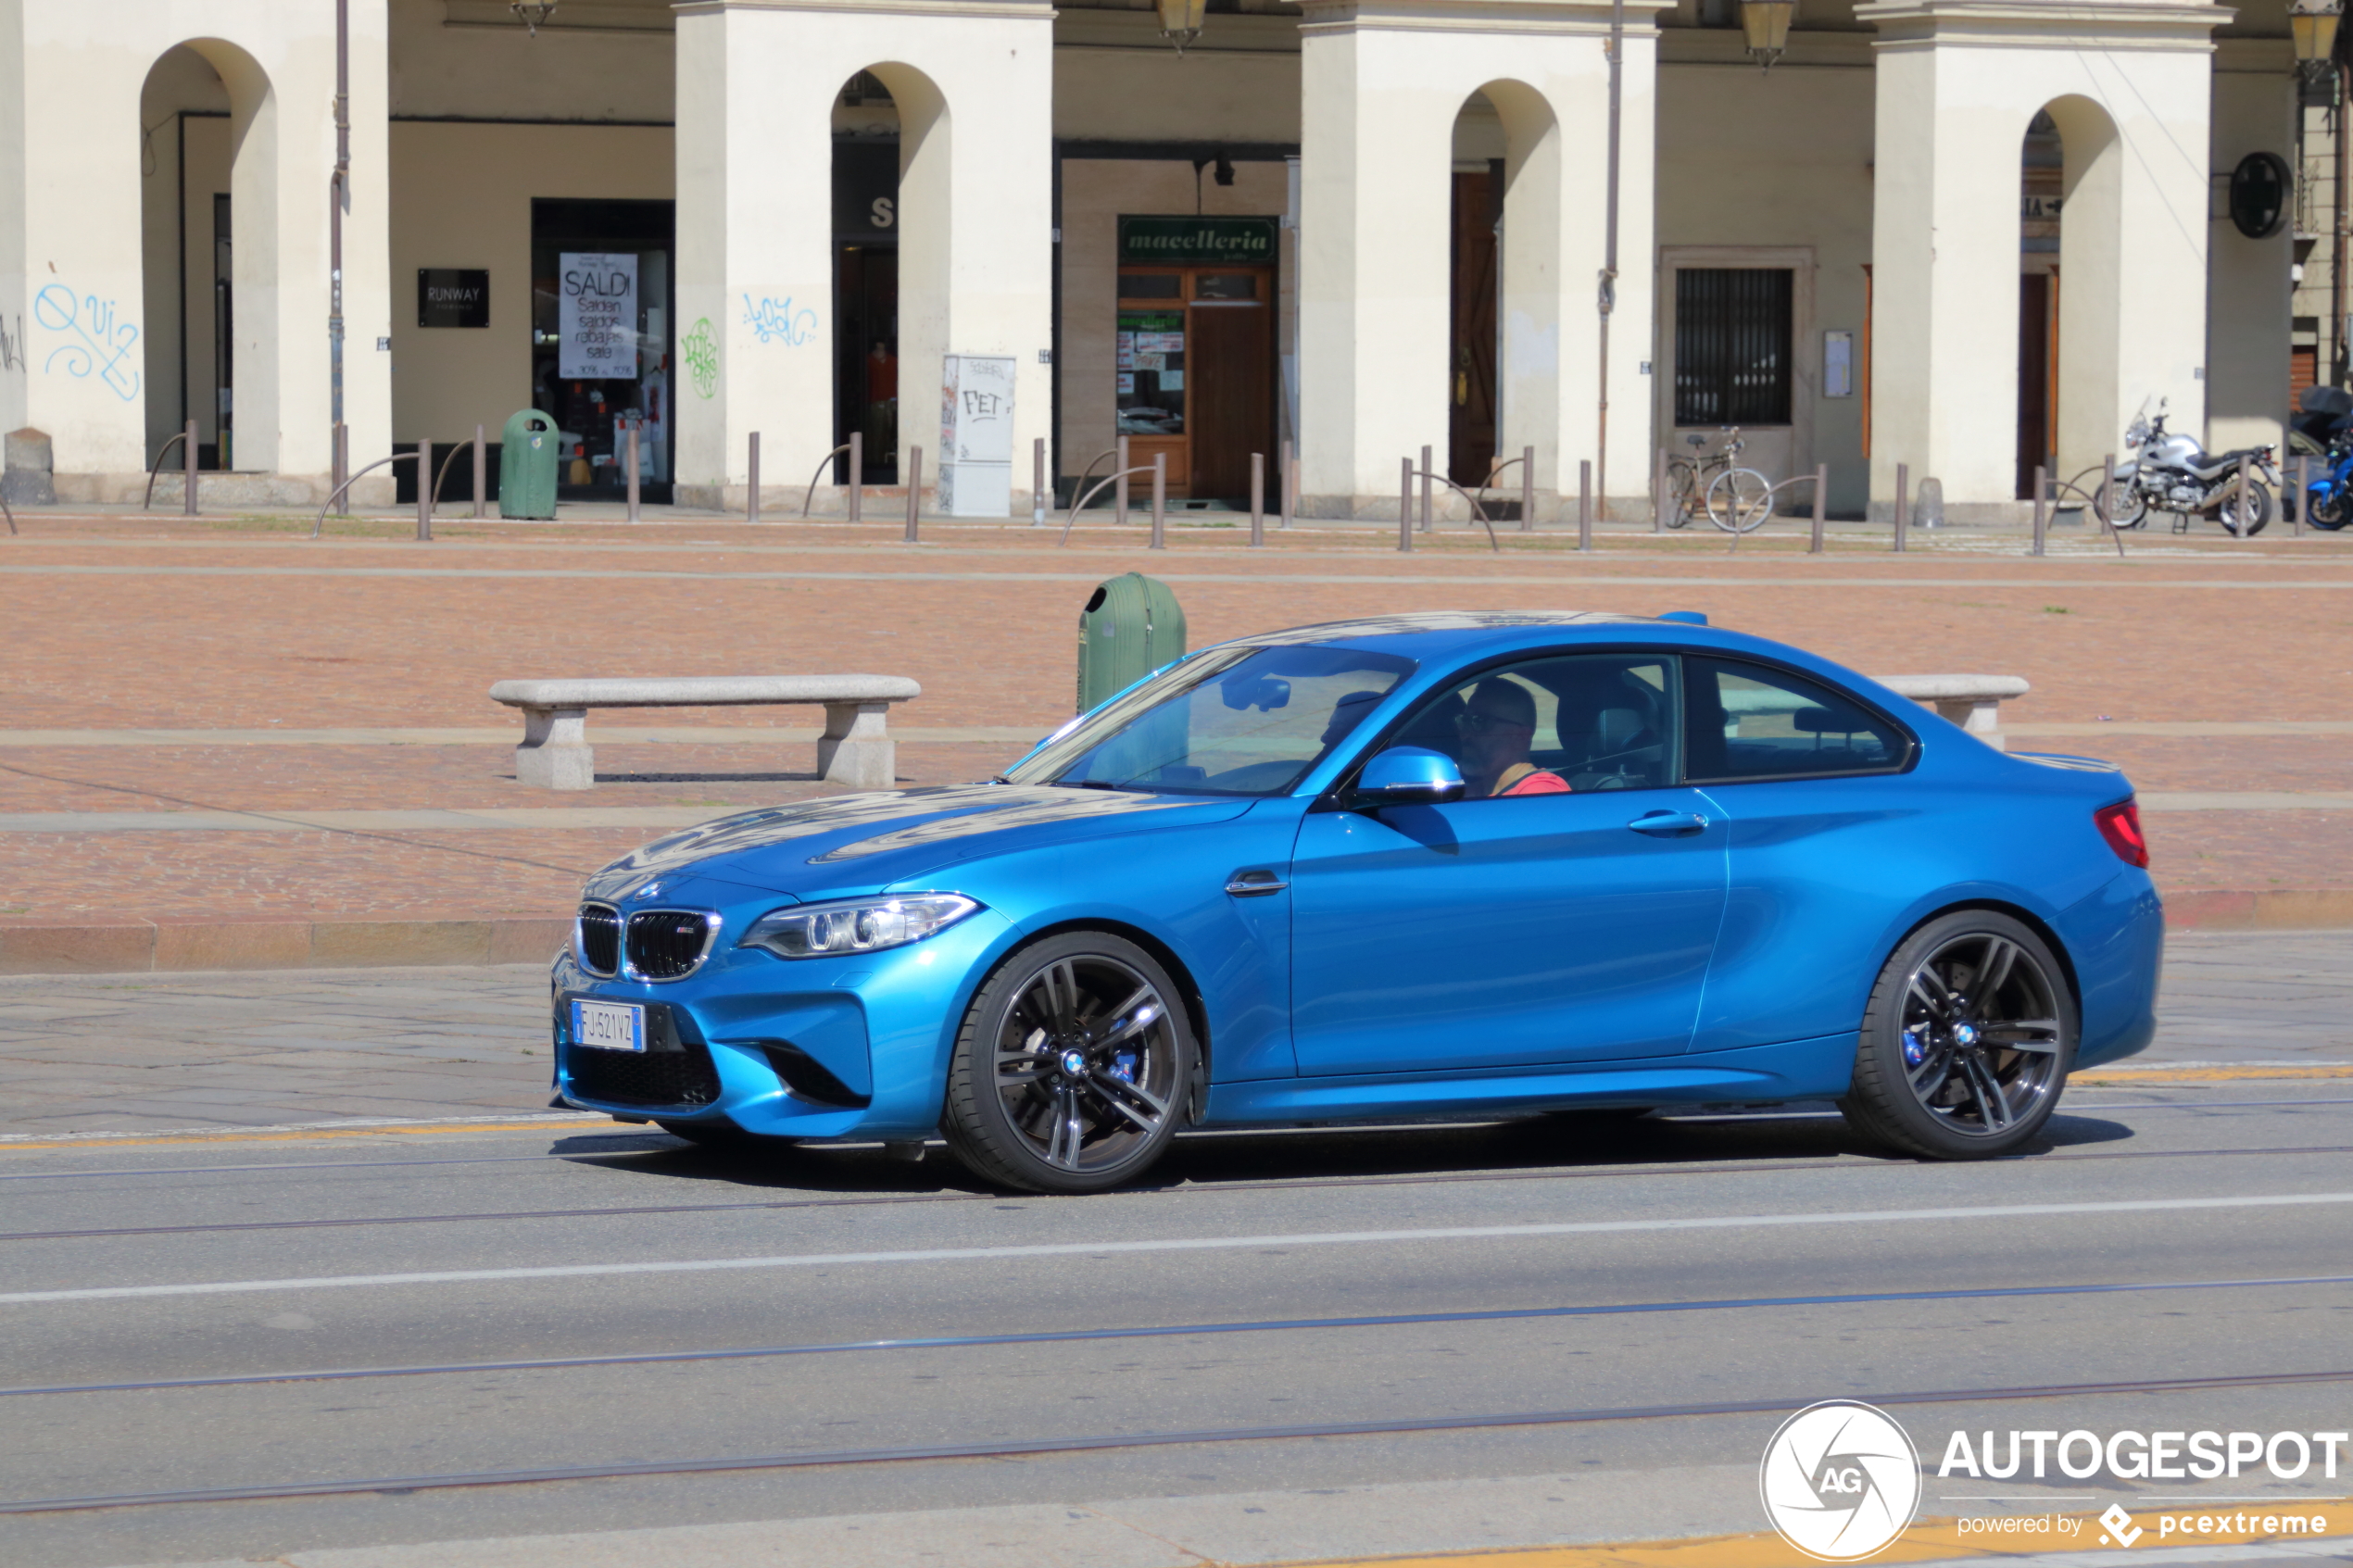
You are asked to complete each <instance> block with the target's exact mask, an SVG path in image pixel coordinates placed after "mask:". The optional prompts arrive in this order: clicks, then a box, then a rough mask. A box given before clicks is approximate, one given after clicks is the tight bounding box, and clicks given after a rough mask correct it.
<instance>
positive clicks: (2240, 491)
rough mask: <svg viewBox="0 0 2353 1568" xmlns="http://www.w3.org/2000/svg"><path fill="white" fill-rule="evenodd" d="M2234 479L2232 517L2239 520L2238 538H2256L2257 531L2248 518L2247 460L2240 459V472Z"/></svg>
mask: <svg viewBox="0 0 2353 1568" xmlns="http://www.w3.org/2000/svg"><path fill="white" fill-rule="evenodd" d="M2234 479H2235V487H2234V489H2233V492H2232V495H2231V515H2232V516H2233V517H2235V518H2237V519H2238V522H2239V525H2238V528H2237V530H2236V532H2237V533H2238V536H2239V537H2240V538H2242V539H2252V538H2254V537H2255V530H2254V529H2253V528H2252V527H2251V526H2249V524H2248V522H2247V516H2246V458H2240V459H2239V471H2238V473H2237V474H2236V475H2235V476H2234Z"/></svg>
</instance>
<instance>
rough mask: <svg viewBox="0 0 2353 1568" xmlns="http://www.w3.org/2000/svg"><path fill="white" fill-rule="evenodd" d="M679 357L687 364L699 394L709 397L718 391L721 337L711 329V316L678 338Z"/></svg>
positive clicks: (690, 376) (687, 370)
mask: <svg viewBox="0 0 2353 1568" xmlns="http://www.w3.org/2000/svg"><path fill="white" fill-rule="evenodd" d="M678 358H679V359H680V361H681V362H683V363H684V364H685V365H686V374H687V376H688V377H689V378H690V379H691V380H692V381H693V382H694V383H695V392H696V394H697V395H698V396H703V397H709V396H711V395H714V394H716V393H717V392H718V390H719V337H718V334H717V333H715V332H712V331H711V318H710V317H708V316H705V317H702V318H701V319H700V320H697V321H696V322H695V324H694V325H693V326H692V327H689V328H688V329H687V330H686V336H684V337H682V338H680V339H679V340H678Z"/></svg>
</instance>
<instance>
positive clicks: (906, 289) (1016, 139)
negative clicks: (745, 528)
mask: <svg viewBox="0 0 2353 1568" xmlns="http://www.w3.org/2000/svg"><path fill="white" fill-rule="evenodd" d="M1052 16H1053V12H1052V9H1051V6H1050V5H1049V4H1048V3H1047V0H977V3H975V4H972V5H959V6H953V7H950V6H925V7H910V6H904V5H900V4H894V3H892V0H807V3H806V4H803V3H801V0H691V3H689V4H686V5H682V6H679V7H678V318H679V321H678V331H677V345H678V353H677V358H678V373H677V376H676V379H675V385H676V387H677V391H676V393H675V394H674V395H673V396H674V400H675V402H676V405H677V408H678V420H679V423H678V436H677V442H678V480H679V498H680V500H681V501H684V502H687V503H688V504H694V505H706V506H722V507H725V508H730V509H733V508H740V507H741V506H742V504H743V498H744V489H743V487H744V484H745V482H746V479H747V477H748V475H747V472H746V470H747V453H748V442H747V438H748V437H749V434H750V433H752V432H753V431H759V432H760V433H761V467H762V470H763V474H764V477H765V481H766V483H774V484H777V485H790V486H792V487H793V489H794V490H795V492H796V499H797V498H798V496H797V493H798V490H799V486H800V485H802V484H803V483H806V479H807V476H808V474H809V473H810V472H811V471H812V470H814V469H815V468H816V466H817V464H818V461H819V459H820V458H822V457H823V456H824V453H825V452H826V450H827V449H828V448H830V447H831V446H832V445H834V429H835V424H834V349H833V243H832V211H833V205H832V179H833V133H832V106H833V104H834V101H835V100H836V99H837V97H838V96H839V95H840V92H841V89H842V86H843V84H844V83H845V82H848V81H849V78H850V77H851V76H853V75H855V74H856V73H857V72H859V71H862V70H867V71H872V72H873V73H874V74H875V76H877V77H879V78H880V79H881V80H882V82H883V83H884V85H886V86H887V87H888V88H889V89H890V92H891V96H892V98H893V100H894V102H895V103H896V104H897V106H898V108H899V114H900V201H899V206H898V228H899V231H900V282H899V297H900V363H899V408H900V419H899V433H900V472H902V473H904V472H905V471H906V449H907V447H908V446H909V445H920V446H922V447H923V448H924V449H925V466H926V469H927V470H929V471H932V472H937V460H938V449H939V417H938V406H939V405H938V390H937V389H938V387H939V385H940V378H941V369H942V366H941V360H942V358H944V357H945V356H946V355H948V354H951V353H955V354H1007V355H1011V356H1013V359H1014V361H1015V365H1016V379H1015V384H1014V430H1013V446H1014V450H1015V451H1016V452H1026V451H1027V450H1028V449H1029V444H1030V442H1031V441H1032V440H1033V439H1035V438H1036V437H1038V436H1041V435H1045V434H1048V433H1049V432H1050V429H1051V393H1050V384H1051V383H1050V381H1049V375H1050V373H1051V372H1050V370H1049V369H1048V367H1047V366H1046V365H1045V364H1043V363H1042V362H1041V360H1040V358H1039V356H1040V351H1041V350H1043V349H1046V348H1048V347H1049V346H1051V343H1052V327H1051V298H1052V282H1051V280H1052V221H1053V219H1052V212H1053V207H1052V158H1053V125H1052V109H1053V32H1052V28H1053V23H1052Z"/></svg>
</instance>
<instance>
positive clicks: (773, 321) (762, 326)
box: [744, 295, 817, 348]
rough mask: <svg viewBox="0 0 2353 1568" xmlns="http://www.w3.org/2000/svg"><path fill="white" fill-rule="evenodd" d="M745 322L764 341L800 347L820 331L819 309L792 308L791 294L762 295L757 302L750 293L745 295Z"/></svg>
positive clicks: (787, 346)
mask: <svg viewBox="0 0 2353 1568" xmlns="http://www.w3.org/2000/svg"><path fill="white" fill-rule="evenodd" d="M744 325H745V326H747V327H749V328H750V329H751V331H752V335H753V336H755V337H757V338H758V339H760V341H761V342H762V343H781V344H783V345H785V346H786V348H799V346H800V345H802V344H804V343H807V342H808V341H809V340H810V339H811V338H812V337H815V336H816V335H817V312H815V311H814V310H812V309H810V308H809V307H806V306H803V307H801V308H799V310H795V309H794V308H793V304H792V300H791V299H790V298H789V297H786V298H784V299H776V298H774V297H772V296H769V295H762V296H761V299H760V300H759V301H758V302H757V303H754V301H753V299H752V297H751V295H744Z"/></svg>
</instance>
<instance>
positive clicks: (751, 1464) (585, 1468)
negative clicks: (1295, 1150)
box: [0, 1369, 2353, 1515]
mask: <svg viewBox="0 0 2353 1568" xmlns="http://www.w3.org/2000/svg"><path fill="white" fill-rule="evenodd" d="M2331 1383H2353V1369H2346V1370H2342V1371H2334V1372H2278V1373H2244V1374H2233V1375H2227V1376H2221V1377H2165V1378H2143V1379H2133V1380H2127V1381H2119V1382H2111V1383H2056V1384H2036V1385H2025V1386H2011V1387H1998V1388H1941V1389H1926V1390H1894V1391H1887V1392H1878V1393H1866V1394H1857V1395H1850V1396H1847V1397H1848V1398H1851V1399H1859V1400H1860V1401H1861V1402H1863V1403H1866V1404H1870V1405H1876V1406H1880V1407H1881V1408H1887V1407H1900V1406H1915V1405H1950V1404H1979V1403H1988V1402H1993V1401H2005V1400H2013V1399H2081V1398H2087V1397H2088V1398H2100V1397H2113V1396H2119V1395H2133V1394H2177V1393H2196V1392H2208V1391H2213V1390H2219V1389H2225V1388H2265V1387H2284V1386H2315V1385H2322V1384H2331ZM1805 1403H1806V1399H1805V1398H1804V1397H1803V1396H1798V1397H1789V1396H1784V1397H1781V1398H1777V1399H1730V1400H1715V1401H1709V1402H1706V1403H1694V1404H1662V1405H1633V1406H1619V1407H1604V1408H1599V1409H1592V1410H1557V1411H1506V1412H1499V1413H1493V1414H1481V1415H1459V1416H1440V1417H1431V1418H1426V1419H1422V1420H1415V1421H1350V1422H1327V1423H1316V1424H1294V1425H1284V1426H1233V1427H1211V1428H1205V1429H1198V1430H1192V1431H1179V1432H1123V1433H1106V1434H1097V1435H1088V1436H1063V1437H1042V1438H1033V1439H1028V1440H1026V1441H1013V1442H1003V1441H997V1442H988V1443H939V1444H928V1445H923V1446H916V1447H907V1448H886V1449H832V1450H816V1451H812V1452H805V1453H784V1454H759V1455H740V1456H729V1457H724V1458H711V1459H682V1460H645V1461H631V1462H624V1463H610V1464H580V1465H552V1466H545V1467H540V1468H535V1469H523V1470H495V1471H473V1472H461V1473H453V1474H436V1475H400V1476H378V1477H372V1478H368V1479H355V1480H337V1481H303V1482H290V1483H280V1484H276V1485H264V1486H217V1487H198V1488H190V1489H186V1490H180V1491H169V1492H116V1493H111V1494H101V1495H96V1496H90V1497H77V1498H31V1499H16V1500H0V1515H6V1514H30V1513H61V1512H86V1511H93V1510H101V1509H124V1508H152V1507H157V1506H162V1505H166V1504H192V1503H219V1502H258V1501H269V1500H274V1499H292V1498H318V1497H343V1496H351V1495H355V1494H364V1493H379V1494H383V1495H386V1496H396V1497H397V1496H406V1495H409V1494H411V1493H415V1492H424V1491H446V1490H453V1489H458V1488H465V1487H479V1486H544V1485H547V1484H551V1483H556V1482H563V1481H597V1480H614V1479H620V1478H624V1477H630V1476H641V1475H694V1474H720V1473H724V1472H730V1471H756V1470H813V1469H824V1468H834V1467H840V1466H849V1465H866V1464H906V1463H918V1462H922V1461H933V1460H963V1459H1016V1458H1022V1457H1026V1456H1030V1455H1037V1454H1063V1453H1089V1452H1096V1453H1100V1452H1105V1451H1110V1450H1115V1449H1152V1448H1175V1447H1181V1446H1193V1445H1208V1444H1226V1443H1265V1442H1282V1441H1296V1440H1300V1439H1313V1438H1331V1437H1359V1436H1409V1435H1412V1434H1416V1433H1423V1432H1468V1431H1478V1430H1493V1429H1497V1428H1504V1427H1516V1426H1575V1425H1597V1424H1607V1423H1613V1422H1631V1421H1667V1420H1677V1419H1690V1418H1694V1417H1712V1416H1731V1415H1764V1414H1777V1413H1786V1412H1787V1411H1791V1410H1793V1409H1796V1408H1797V1407H1798V1406H1800V1405H1803V1404H1805Z"/></svg>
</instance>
